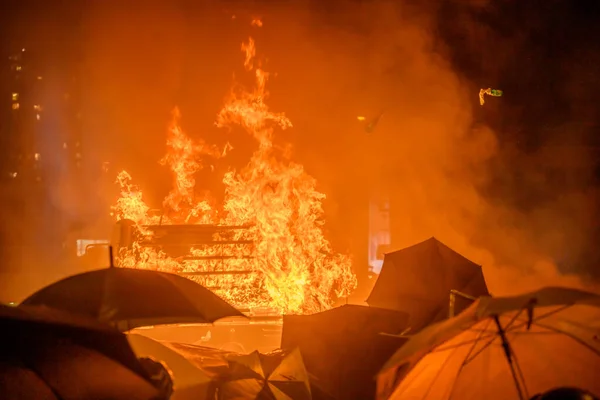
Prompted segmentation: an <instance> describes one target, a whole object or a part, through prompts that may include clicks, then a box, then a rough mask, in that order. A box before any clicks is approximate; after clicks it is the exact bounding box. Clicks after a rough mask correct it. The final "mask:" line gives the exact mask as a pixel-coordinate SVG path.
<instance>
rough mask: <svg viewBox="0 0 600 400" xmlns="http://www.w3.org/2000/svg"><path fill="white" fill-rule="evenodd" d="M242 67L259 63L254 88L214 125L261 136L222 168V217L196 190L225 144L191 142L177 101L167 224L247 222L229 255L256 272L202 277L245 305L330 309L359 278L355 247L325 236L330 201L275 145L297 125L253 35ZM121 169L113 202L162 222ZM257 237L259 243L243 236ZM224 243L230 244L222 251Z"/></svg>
mask: <svg viewBox="0 0 600 400" xmlns="http://www.w3.org/2000/svg"><path fill="white" fill-rule="evenodd" d="M242 51H244V53H245V61H244V66H245V68H246V70H248V71H254V76H255V87H254V89H253V90H251V91H248V90H245V89H244V88H242V87H241V86H234V88H233V90H232V91H231V93H230V95H229V96H228V98H227V99H226V102H225V105H224V106H223V109H222V110H221V111H220V112H219V113H218V115H217V120H216V125H217V126H218V127H227V128H231V127H233V126H240V127H242V128H243V129H244V130H246V131H247V132H248V133H249V134H250V135H252V136H253V137H254V138H255V139H256V140H257V142H258V144H259V146H258V149H257V150H256V151H255V152H254V154H253V155H252V157H251V159H250V162H249V163H248V165H247V166H246V167H245V168H243V169H242V170H241V171H239V172H237V173H236V172H235V171H230V172H228V173H226V174H225V176H224V177H223V183H224V184H225V201H224V204H223V206H222V209H221V210H219V211H220V212H221V217H220V218H217V214H216V213H215V212H214V210H213V209H212V208H211V206H210V204H209V203H208V202H207V201H206V200H200V201H198V200H197V199H196V196H195V193H194V188H195V184H196V182H195V178H194V174H195V173H196V172H197V171H198V170H199V169H200V168H202V164H201V161H200V158H201V157H207V156H209V157H221V156H224V155H225V153H226V151H227V150H228V149H230V148H231V147H230V146H229V145H228V146H226V148H225V149H224V150H223V151H219V149H217V148H216V147H215V146H209V145H207V144H206V143H204V142H199V143H193V142H192V141H191V140H190V139H189V138H188V137H187V136H186V135H185V134H184V133H183V131H182V130H181V129H180V127H179V125H178V122H177V121H178V118H179V113H178V111H177V110H176V111H175V114H174V122H173V124H172V125H171V128H170V130H169V137H168V141H167V145H168V149H169V150H168V153H167V155H166V156H165V158H163V160H162V163H163V164H164V165H168V166H169V167H170V168H171V170H172V171H173V173H174V176H175V178H174V188H173V189H172V190H171V192H170V193H169V195H168V196H167V197H166V199H165V201H164V203H163V207H164V209H165V212H166V217H165V215H163V217H162V223H171V224H172V223H193V224H208V223H218V224H221V225H226V226H248V227H249V228H248V229H245V230H241V231H239V232H237V233H234V234H233V236H232V237H229V238H228V239H229V242H228V243H232V245H231V246H230V248H229V249H228V250H226V251H227V253H228V254H234V253H236V254H238V255H241V256H240V257H236V258H233V259H232V260H231V261H229V262H228V263H227V266H224V265H223V263H220V264H218V265H220V266H222V267H223V268H224V269H226V270H227V271H240V270H250V271H252V272H254V274H239V275H236V274H231V275H219V276H217V277H215V276H210V275H208V276H202V277H201V278H198V277H195V278H193V279H194V280H197V281H199V282H200V283H202V284H204V285H205V286H207V287H213V289H214V291H215V292H216V293H217V294H218V295H220V296H222V297H224V298H225V299H227V300H229V301H231V302H232V303H233V304H236V305H238V306H242V305H244V306H251V307H270V308H274V309H277V310H279V311H281V312H283V313H313V312H318V311H322V310H325V309H328V308H330V307H331V306H332V305H333V303H334V301H335V300H336V299H337V298H339V297H341V296H344V295H347V294H348V293H349V292H350V291H352V290H353V289H354V288H355V287H356V278H355V276H354V274H353V273H352V270H351V260H350V258H349V257H348V256H347V255H343V254H338V253H334V252H333V251H332V249H331V245H330V243H329V242H328V241H327V239H326V238H325V237H324V235H323V230H322V225H323V209H322V201H323V200H324V199H325V195H324V194H322V193H320V192H318V191H317V190H316V181H315V179H314V178H312V177H311V176H309V175H308V174H307V173H306V172H305V171H304V169H303V167H302V166H301V165H299V164H296V163H293V162H291V161H289V160H288V157H287V156H288V154H287V151H286V149H279V148H277V147H275V146H273V142H272V137H273V134H274V132H275V130H276V129H277V128H279V129H282V130H285V129H288V128H291V127H292V123H291V121H290V120H289V119H288V118H287V117H286V116H285V114H284V113H274V112H272V111H270V110H269V107H268V106H267V105H266V104H265V102H264V101H265V99H266V98H267V97H268V93H267V91H266V83H267V80H268V77H269V75H268V73H267V72H265V71H264V70H262V69H261V67H260V64H259V63H257V62H256V60H255V57H256V49H255V46H254V41H253V40H252V38H250V39H249V40H248V42H247V43H244V44H243V45H242ZM130 180H131V177H130V176H129V174H127V172H125V171H123V172H121V174H119V177H118V180H117V181H118V183H119V184H120V185H121V197H120V198H119V199H118V200H117V204H116V205H115V207H114V208H113V210H114V213H115V215H116V216H117V218H118V219H125V218H127V219H131V220H132V221H134V222H135V223H136V224H138V225H144V224H156V223H157V220H156V217H150V216H149V210H150V208H149V207H148V206H147V205H146V204H145V203H144V201H143V200H142V193H141V191H139V189H138V188H137V187H135V186H133V185H131V183H130ZM248 242H253V243H254V245H253V246H251V247H247V246H244V245H242V244H239V243H248ZM221 251H222V250H221ZM217 252H218V251H217V250H215V249H214V248H211V247H202V246H198V248H192V249H190V254H191V255H192V256H195V257H196V258H197V259H198V258H203V257H204V258H206V256H214V255H216V253H217ZM119 256H120V265H123V266H129V267H136V268H150V269H161V270H168V271H172V272H185V271H190V272H198V271H204V272H208V271H214V269H215V267H216V266H217V264H216V263H218V261H206V260H203V261H188V262H181V261H180V260H175V259H173V258H171V257H169V256H168V255H167V254H165V253H164V252H162V251H160V250H156V249H152V248H149V247H141V246H139V244H134V246H133V248H132V249H130V250H125V251H123V252H122V253H121V254H120V255H119Z"/></svg>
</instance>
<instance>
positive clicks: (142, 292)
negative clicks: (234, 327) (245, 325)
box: [22, 267, 244, 331]
mask: <svg viewBox="0 0 600 400" xmlns="http://www.w3.org/2000/svg"><path fill="white" fill-rule="evenodd" d="M22 304H25V305H44V306H48V307H52V308H56V309H60V310H64V311H68V312H71V313H74V314H81V315H85V316H88V317H92V318H95V319H97V320H99V321H102V322H107V323H111V324H114V325H115V326H117V327H118V328H119V329H121V330H123V331H126V330H130V329H133V328H137V327H140V326H150V325H160V324H171V323H192V322H199V323H212V322H214V321H216V320H219V319H221V318H225V317H243V316H244V315H243V314H242V313H241V312H239V311H238V310H236V309H235V308H233V307H232V306H231V305H229V304H228V303H227V302H225V300H223V299H221V298H220V297H218V296H217V295H215V294H214V293H212V292H211V291H210V290H208V289H206V288H205V287H203V286H201V285H199V284H197V283H195V282H193V281H191V280H189V279H187V278H184V277H181V276H178V275H174V274H168V273H164V272H158V271H148V270H142V269H130V268H114V267H112V268H106V269H101V270H96V271H90V272H85V273H83V274H78V275H74V276H71V277H68V278H65V279H63V280H60V281H58V282H56V283H53V284H51V285H49V286H47V287H45V288H43V289H41V290H39V291H38V292H36V293H34V294H32V295H31V296H30V297H28V298H27V299H25V301H23V303H22Z"/></svg>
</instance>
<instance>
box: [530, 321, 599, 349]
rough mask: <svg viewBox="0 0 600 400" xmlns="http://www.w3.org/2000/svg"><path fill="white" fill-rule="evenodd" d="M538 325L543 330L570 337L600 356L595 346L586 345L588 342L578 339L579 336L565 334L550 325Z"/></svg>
mask: <svg viewBox="0 0 600 400" xmlns="http://www.w3.org/2000/svg"><path fill="white" fill-rule="evenodd" d="M536 325H538V326H541V327H542V328H546V329H548V330H551V331H553V332H554V333H560V334H562V335H565V336H568V337H570V338H571V339H573V340H574V341H576V342H577V343H579V344H581V345H582V346H584V347H587V348H588V349H590V350H591V351H593V352H594V353H596V354H597V355H598V356H600V351H599V350H598V349H595V348H594V347H593V346H590V345H589V344H587V343H586V342H584V341H583V340H581V339H579V338H578V337H577V336H575V335H572V334H570V333H568V332H565V331H561V330H559V329H556V328H554V327H552V326H548V325H544V324H539V323H536Z"/></svg>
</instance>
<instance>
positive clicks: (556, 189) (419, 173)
mask: <svg viewBox="0 0 600 400" xmlns="http://www.w3.org/2000/svg"><path fill="white" fill-rule="evenodd" d="M484 6H485V4H484V3H483V2H482V3H481V4H479V5H478V7H476V9H475V11H478V10H480V9H485V7H484ZM353 7H354V9H352V8H351V6H349V5H348V4H346V7H345V8H344V9H343V11H339V12H337V11H336V12H332V13H330V14H329V15H327V16H326V17H325V18H323V17H322V19H321V21H317V22H315V20H314V18H315V15H314V14H312V15H310V16H309V17H307V18H309V20H310V21H311V23H310V24H307V23H306V21H303V22H300V23H298V26H297V27H296V28H297V29H298V30H301V31H302V30H303V29H304V30H303V31H302V32H304V33H305V34H306V37H304V39H305V40H304V41H298V40H296V41H292V40H290V39H291V38H294V37H302V34H300V33H295V34H294V33H292V34H289V36H288V35H286V37H285V39H280V40H286V41H288V43H294V46H293V49H294V51H295V52H296V54H297V57H295V56H294V55H293V54H292V55H288V56H286V58H287V61H286V63H289V64H293V65H294V66H295V68H293V67H290V68H289V69H288V68H283V67H282V68H279V69H278V71H279V72H280V73H281V75H283V74H284V73H285V74H286V75H288V74H294V77H295V79H298V80H299V81H301V82H303V85H302V86H301V87H297V88H296V90H294V91H293V92H292V93H288V95H289V94H292V97H295V99H296V100H295V101H296V104H298V106H296V107H294V106H289V107H288V109H289V110H290V115H291V116H292V119H294V115H293V114H292V110H296V112H297V113H298V114H300V115H301V114H302V113H303V112H302V111H299V108H300V105H299V104H300V102H301V101H302V102H303V105H302V109H303V111H304V113H306V114H308V113H311V114H312V117H313V119H312V121H310V122H309V121H307V122H306V125H305V129H306V132H304V130H302V132H301V133H298V132H297V134H298V136H300V135H306V137H304V138H302V137H300V138H299V139H298V144H299V148H298V152H300V151H302V149H301V147H302V146H306V147H305V148H304V151H306V152H307V153H311V154H312V157H311V158H312V162H314V164H313V168H314V169H315V171H318V172H315V173H316V174H317V176H318V177H319V178H325V179H321V180H320V182H322V183H323V184H325V185H330V187H329V191H328V190H325V191H326V192H328V193H336V191H337V193H338V194H339V193H343V194H341V195H338V197H335V196H330V199H331V202H332V203H337V204H338V205H340V207H339V209H341V208H342V206H341V204H342V203H345V204H346V206H345V212H344V214H343V215H338V216H337V217H338V218H339V220H342V219H346V220H349V221H350V223H349V224H352V223H356V217H357V216H360V215H361V214H362V213H364V211H362V209H364V207H365V200H366V199H365V197H364V196H363V195H362V194H361V193H360V189H357V188H360V187H361V186H362V188H364V189H365V190H367V189H368V190H370V191H371V192H377V191H378V192H381V193H383V194H384V195H387V196H389V197H390V199H391V203H392V210H391V213H392V225H393V227H392V241H393V246H392V247H393V248H402V247H405V246H408V245H411V244H414V243H416V242H419V241H421V240H424V239H426V238H428V237H430V236H436V237H437V238H438V239H439V240H441V241H443V242H445V243H446V244H448V245H449V246H451V247H453V248H455V249H456V250H457V251H459V252H461V253H463V254H464V255H465V256H467V257H469V258H470V259H472V260H474V261H475V262H477V263H480V264H482V265H483V266H484V272H485V274H486V276H487V279H488V282H489V286H490V289H491V291H492V292H494V293H497V294H506V293H514V292H517V291H522V290H529V289H533V288H535V287H539V286H544V285H551V284H566V285H578V286H579V285H581V282H580V278H579V276H581V275H584V274H586V271H584V270H581V269H580V270H577V269H576V268H574V265H573V264H574V262H575V261H576V260H577V257H578V256H581V255H582V254H583V252H584V249H585V248H586V247H589V245H590V237H591V234H592V229H593V228H594V226H593V223H594V219H593V217H592V216H593V215H595V214H594V213H595V200H594V199H595V198H597V195H594V193H592V190H591V189H589V187H590V180H591V176H592V173H593V164H592V162H591V161H592V160H591V158H590V155H589V154H588V150H587V149H586V148H584V147H581V146H570V147H568V148H565V147H564V146H562V145H563V142H564V141H565V138H566V137H567V136H568V137H569V138H570V141H571V144H580V143H581V141H579V142H578V141H577V139H575V140H573V138H574V137H575V138H576V137H577V136H578V135H579V136H581V135H585V132H583V131H582V129H581V128H580V127H579V128H578V127H577V126H572V125H571V126H563V127H562V130H561V129H559V130H558V131H552V132H549V133H548V132H547V130H546V131H544V132H543V133H542V132H536V131H535V130H536V126H534V127H533V129H532V133H531V135H532V136H535V137H540V136H542V138H543V140H541V141H540V143H542V144H543V145H544V146H542V147H539V145H538V148H537V149H534V150H533V151H531V150H530V151H529V152H527V153H526V152H524V151H523V150H522V149H521V148H519V147H518V144H515V145H512V144H510V143H509V142H508V141H506V138H507V137H508V138H509V141H510V140H512V137H510V134H511V133H510V132H507V131H510V130H511V129H514V128H511V124H508V123H507V124H492V125H489V124H485V123H482V121H481V113H482V110H481V109H479V107H480V106H479V105H478V103H477V94H478V91H479V89H480V87H488V86H492V87H495V86H496V85H497V84H499V83H502V81H501V79H500V78H501V73H502V72H503V70H504V69H506V68H509V67H512V68H515V65H509V67H507V64H509V63H510V62H513V63H514V64H516V67H518V63H517V62H514V60H511V58H510V57H509V54H510V51H511V50H514V48H515V46H516V47H520V48H521V52H522V53H523V54H526V48H525V46H526V40H525V39H526V36H524V35H522V34H521V35H520V36H519V34H515V35H514V37H511V40H507V41H506V42H505V43H501V46H500V47H498V48H496V49H494V52H493V53H490V52H488V54H485V56H484V55H482V51H483V50H484V47H485V43H484V42H483V41H482V40H483V39H482V38H485V37H486V35H485V33H486V32H485V31H486V29H487V30H491V28H489V29H488V28H486V27H483V28H480V29H479V30H478V29H476V27H475V24H474V22H473V21H470V22H473V23H472V24H470V25H468V26H467V29H468V32H467V33H468V36H469V38H468V43H467V45H468V46H470V47H469V50H470V51H471V52H472V53H471V54H472V57H473V58H478V59H480V61H481V62H482V63H483V64H484V65H487V66H488V68H487V73H488V75H487V76H484V74H477V75H476V76H473V77H471V76H469V74H468V71H459V70H457V69H456V67H455V66H454V65H453V64H452V63H451V61H450V60H451V55H452V53H453V52H454V50H455V49H452V48H449V46H448V45H447V44H445V41H444V40H442V39H443V38H441V37H440V36H439V29H438V26H439V22H440V21H439V20H438V19H437V17H436V16H437V15H441V10H437V9H427V10H424V9H423V8H421V9H417V8H412V9H411V8H409V7H406V6H404V7H403V6H400V5H398V4H392V3H391V2H371V3H369V4H366V3H358V4H356V3H355V5H354V6H353ZM338 10H341V9H338ZM463 11H464V12H465V15H467V17H468V15H469V14H468V13H469V12H472V11H473V10H463ZM298 15H301V14H299V13H296V14H295V16H296V20H298V19H300V18H299V17H298ZM320 15H321V16H323V13H321V14H320ZM467 17H465V18H467ZM319 22H320V23H319ZM459 22H460V21H457V22H456V23H459ZM463 22H464V21H463ZM288 24H289V22H288ZM306 26H309V27H310V28H305V27H306ZM315 26H317V27H318V28H314V27H315ZM536 26H539V24H538V25H535V24H533V25H532V29H533V28H535V27H536ZM293 29H294V27H290V26H289V25H288V32H294V30H293ZM515 31H518V30H517V29H516V28H515ZM490 35H492V33H489V32H488V35H487V36H488V39H489V36H490ZM288 51H289V49H288ZM274 58H275V57H274ZM273 62H274V63H275V61H273ZM525 62H526V61H525ZM286 66H287V64H286ZM482 70H486V67H482ZM292 71H293V72H292ZM537 72H539V71H537ZM574 73H576V72H575V71H569V72H568V73H567V74H565V75H567V76H568V75H572V74H574ZM530 74H531V75H533V74H535V71H533V72H531V73H530ZM560 76H561V78H562V75H560ZM518 78H519V77H518V76H514V77H513V79H518ZM281 79H282V80H283V79H285V78H283V77H281ZM566 82H568V80H567V81H566ZM507 84H508V85H510V86H511V87H515V86H519V85H527V82H522V81H517V82H510V81H509V82H507ZM565 85H566V86H571V85H570V84H569V83H566V84H565ZM290 86H292V84H291V83H290ZM499 89H503V87H499ZM292 90H293V89H292ZM529 90H530V91H535V90H539V88H538V89H536V87H535V86H534V87H531V88H530V89H529ZM571 90H574V89H573V88H571ZM273 91H274V97H277V92H276V90H273ZM515 100H516V99H515V98H514V95H513V94H511V92H507V94H506V96H505V97H503V98H500V99H493V101H489V102H488V103H490V104H491V105H489V104H486V107H491V110H490V111H489V113H490V114H493V113H499V112H500V111H502V110H503V109H502V107H501V106H498V105H497V104H496V103H498V102H511V101H512V102H515ZM536 101H537V102H544V101H546V102H547V101H548V99H544V95H543V94H541V95H539V93H538V96H537V97H532V98H531V102H532V105H533V106H535V103H534V102H536ZM282 102H283V100H282ZM495 104H496V105H495ZM520 104H522V103H520ZM382 109H384V110H385V114H384V117H383V119H382V122H381V123H380V126H379V127H378V129H377V130H376V131H375V133H374V134H373V136H370V137H366V136H365V137H363V138H360V137H357V135H361V134H362V135H365V133H364V132H363V131H361V129H360V128H355V127H353V126H352V123H354V124H356V122H355V116H356V115H357V113H363V112H370V113H372V114H373V115H375V114H376V113H378V112H379V111H380V110H382ZM504 110H505V111H506V112H507V115H506V118H513V120H515V121H518V120H519V116H520V115H519V114H517V113H516V112H515V111H514V110H511V109H510V107H504ZM484 111H485V112H487V110H484ZM510 112H512V114H511V113H510ZM353 113H354V114H353ZM501 117H502V116H501ZM540 117H544V115H543V114H542V115H540ZM572 117H573V118H577V114H573V116H572ZM307 118H308V117H307ZM344 118H345V119H346V120H344ZM549 118H550V117H549ZM489 119H490V123H493V122H494V119H493V118H489ZM484 120H485V119H484ZM496 125H497V126H496ZM512 125H514V126H517V125H518V122H514V123H513V124H512ZM296 126H297V127H298V124H296ZM544 126H545V124H544V122H543V121H542V120H539V124H538V125H537V129H538V130H542V129H544V128H543V127H544ZM300 129H302V128H300ZM300 129H299V130H300ZM494 129H495V131H494ZM311 130H312V133H313V134H310V133H308V132H309V131H311ZM543 135H547V136H546V137H543ZM521 136H525V137H526V135H523V134H522V135H521ZM317 137H318V140H317V139H316V138H317ZM526 139H527V138H526ZM307 148H309V150H307ZM327 158H329V161H325V160H326V159H327ZM308 159H310V158H307V160H308ZM316 159H318V161H317V160H316ZM307 162H308V161H307ZM309 165H310V163H309ZM326 178H329V179H326ZM366 181H368V183H366ZM340 182H343V183H344V184H346V185H351V186H353V187H354V189H355V190H354V191H353V190H348V191H346V192H344V191H343V190H341V189H339V187H338V188H336V185H340ZM348 194H349V196H354V197H355V198H356V200H355V201H354V202H353V201H352V200H351V199H349V198H348ZM594 196H595V197H594ZM348 203H352V204H351V206H348ZM331 209H334V210H335V207H331ZM330 216H333V215H332V214H330ZM353 217H354V218H353ZM338 223H340V224H343V223H341V222H340V221H338ZM351 230H352V229H350V230H345V231H344V233H346V234H347V233H348V232H349V231H351ZM340 234H343V233H340ZM359 239H360V237H359ZM363 243H364V242H360V240H359V241H358V242H356V241H355V242H354V243H351V244H350V247H351V248H352V249H353V250H355V249H356V246H357V245H363ZM559 261H563V262H566V263H569V262H570V263H571V265H573V267H571V268H570V269H569V268H564V267H562V266H561V267H562V272H559V269H558V267H557V265H556V263H557V262H559ZM567 267H568V265H567Z"/></svg>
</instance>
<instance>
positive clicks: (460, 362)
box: [377, 288, 600, 400]
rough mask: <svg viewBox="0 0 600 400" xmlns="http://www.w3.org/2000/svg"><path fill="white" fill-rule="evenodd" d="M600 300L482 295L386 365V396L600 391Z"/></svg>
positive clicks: (381, 390) (382, 389)
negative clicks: (572, 389) (565, 389)
mask: <svg viewBox="0 0 600 400" xmlns="http://www.w3.org/2000/svg"><path fill="white" fill-rule="evenodd" d="M599 370H600V296H597V295H594V294H591V293H587V292H583V291H578V290H574V289H566V288H546V289H542V290H540V291H538V292H534V293H530V294H526V295H523V296H516V297H506V298H492V297H482V298H481V299H479V300H478V301H477V302H476V303H475V304H473V305H472V306H471V307H469V308H468V309H467V310H465V311H464V312H463V313H462V314H460V315H459V316H457V317H455V318H452V319H449V320H447V321H444V322H441V323H439V324H436V325H432V326H430V327H427V328H426V329H424V330H423V331H421V332H420V333H419V334H417V335H415V336H413V337H412V338H411V339H410V340H409V341H408V342H407V343H406V344H405V345H404V346H403V347H401V348H400V349H399V350H398V352H397V353H396V354H395V355H394V356H393V357H392V358H391V359H390V360H389V361H388V363H387V364H386V366H385V367H384V368H383V370H382V371H381V373H380V374H379V377H378V382H377V387H378V398H380V399H388V398H389V399H436V400H437V399H439V400H444V399H464V400H469V399H490V400H494V399H525V400H527V399H529V398H530V397H531V396H534V395H537V394H541V393H544V392H546V391H548V390H551V389H553V388H556V387H565V386H566V387H576V388H581V389H584V390H588V391H590V392H591V393H593V394H594V395H596V396H598V395H599V394H600V380H598V379H597V378H598V372H597V371H599Z"/></svg>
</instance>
